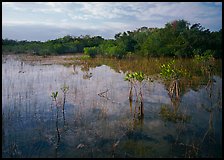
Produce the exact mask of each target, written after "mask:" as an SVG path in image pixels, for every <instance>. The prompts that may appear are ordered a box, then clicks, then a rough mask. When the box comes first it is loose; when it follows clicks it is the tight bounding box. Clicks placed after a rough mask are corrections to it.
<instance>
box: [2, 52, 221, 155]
mask: <svg viewBox="0 0 224 160" xmlns="http://www.w3.org/2000/svg"><path fill="white" fill-rule="evenodd" d="M124 76H125V73H124V72H123V71H119V72H117V71H115V70H114V69H112V68H111V67H110V66H107V65H99V66H96V67H93V68H89V70H88V69H87V70H86V69H84V68H83V66H80V65H76V66H74V65H71V66H68V67H66V66H63V65H56V64H52V65H41V64H35V65H34V64H32V63H25V62H22V61H20V60H18V59H15V58H13V57H12V56H8V57H7V58H5V59H4V60H3V62H2V156H3V157H216V158H217V157H222V99H221V97H222V89H221V88H222V78H221V77H220V76H218V75H214V76H213V78H214V80H215V82H213V83H212V85H211V87H212V88H211V89H209V88H207V89H206V86H205V85H202V86H199V87H198V89H197V90H193V89H189V90H188V91H186V92H185V93H184V95H183V96H182V98H181V102H180V103H179V105H177V106H176V107H177V109H178V114H180V115H184V116H187V117H189V119H188V120H187V121H181V120H177V121H172V120H169V119H166V118H165V117H164V116H163V115H162V114H161V108H162V107H165V108H166V109H167V110H170V111H172V110H173V107H174V106H172V103H171V100H170V98H169V96H168V94H167V90H166V88H165V85H164V84H163V83H162V81H161V80H159V79H158V80H155V81H153V83H149V82H147V83H146V84H145V85H144V88H143V93H144V96H143V98H144V118H143V119H140V120H139V119H138V118H134V115H135V113H134V111H135V108H134V106H135V101H133V102H132V105H130V102H129V100H128V96H129V85H128V82H127V81H124ZM63 85H67V86H69V90H68V92H67V94H66V100H65V106H64V108H65V111H64V114H63V111H62V105H63V98H64V94H63V92H62V90H61V87H63ZM56 91H58V92H59V93H58V97H57V106H56V104H55V102H54V101H52V98H51V94H52V92H56ZM103 92H105V93H103ZM100 93H101V94H100ZM100 95H101V96H100Z"/></svg>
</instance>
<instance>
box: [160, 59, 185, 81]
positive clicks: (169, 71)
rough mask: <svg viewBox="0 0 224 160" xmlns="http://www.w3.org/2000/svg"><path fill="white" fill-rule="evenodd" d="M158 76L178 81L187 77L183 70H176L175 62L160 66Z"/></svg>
mask: <svg viewBox="0 0 224 160" xmlns="http://www.w3.org/2000/svg"><path fill="white" fill-rule="evenodd" d="M160 68H161V71H160V75H161V76H162V77H163V78H165V79H179V78H182V77H184V76H189V73H188V72H187V71H186V70H184V69H177V68H176V67H175V60H172V61H170V62H168V63H167V64H162V65H161V67H160Z"/></svg>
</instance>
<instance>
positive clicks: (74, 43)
mask: <svg viewBox="0 0 224 160" xmlns="http://www.w3.org/2000/svg"><path fill="white" fill-rule="evenodd" d="M2 51H3V54H4V53H16V54H19V53H30V54H34V55H42V56H46V55H61V54H66V53H73V54H75V53H85V55H89V56H90V57H92V58H94V57H96V56H104V57H116V58H118V59H120V58H124V57H133V56H141V57H142V56H143V57H160V56H163V57H164V56H166V57H173V56H176V57H194V56H195V55H199V56H201V55H206V54H207V53H208V52H209V53H211V54H212V56H213V57H215V58H222V29H221V30H220V31H215V32H211V31H210V30H209V29H205V28H204V27H202V26H201V24H200V23H195V24H193V25H190V23H189V22H187V21H186V20H183V19H182V20H174V21H172V22H168V23H166V24H165V27H164V28H148V27H141V28H139V29H136V30H134V31H127V32H123V33H117V34H115V36H114V39H104V38H102V37H101V36H93V37H90V36H89V35H86V36H80V37H72V36H70V35H67V36H65V37H63V38H58V39H55V40H48V41H46V42H40V41H31V42H29V41H16V40H9V39H2Z"/></svg>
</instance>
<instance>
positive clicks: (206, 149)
mask: <svg viewBox="0 0 224 160" xmlns="http://www.w3.org/2000/svg"><path fill="white" fill-rule="evenodd" d="M210 67H211V66H210ZM209 71H211V70H209ZM207 73H208V83H207V84H206V86H205V89H206V91H207V95H208V100H209V103H206V105H204V104H202V108H203V110H204V111H206V112H208V113H209V120H208V128H207V129H206V131H205V132H204V133H203V134H202V135H201V136H197V137H196V135H195V136H192V137H191V138H190V139H191V140H190V142H188V143H183V141H185V140H184V139H183V140H181V135H183V136H184V134H189V133H188V130H185V131H184V128H185V129H186V127H184V126H183V125H184V124H183V125H182V126H180V125H178V126H177V132H178V134H177V138H176V142H175V144H174V146H177V147H178V146H179V147H181V146H182V147H185V154H184V156H185V157H188V158H191V157H201V156H205V157H216V156H217V155H216V154H217V153H218V154H219V151H217V150H216V149H215V148H217V146H218V145H219V142H217V140H216V137H215V129H214V122H213V119H214V112H216V110H217V109H220V108H219V107H220V106H221V103H222V102H221V101H222V100H221V97H220V91H218V96H217V98H218V100H215V99H214V94H215V93H214V92H213V91H214V83H215V80H214V79H212V72H207ZM214 102H215V103H214ZM219 147H220V146H219Z"/></svg>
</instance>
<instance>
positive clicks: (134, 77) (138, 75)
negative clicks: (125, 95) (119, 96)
mask: <svg viewBox="0 0 224 160" xmlns="http://www.w3.org/2000/svg"><path fill="white" fill-rule="evenodd" d="M145 79H146V76H145V74H144V73H143V72H134V73H127V74H126V76H125V78H124V80H125V81H128V82H129V83H130V84H131V86H130V90H129V101H130V103H131V102H132V98H133V91H132V90H133V88H134V89H135V93H136V98H137V99H136V104H138V103H140V105H139V118H141V117H142V116H143V115H144V106H143V93H142V86H143V85H142V82H143V80H145Z"/></svg>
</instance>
